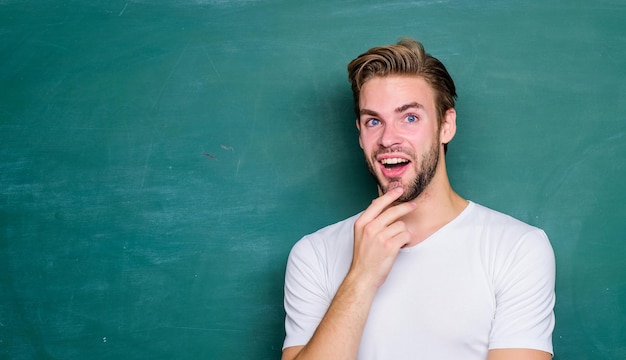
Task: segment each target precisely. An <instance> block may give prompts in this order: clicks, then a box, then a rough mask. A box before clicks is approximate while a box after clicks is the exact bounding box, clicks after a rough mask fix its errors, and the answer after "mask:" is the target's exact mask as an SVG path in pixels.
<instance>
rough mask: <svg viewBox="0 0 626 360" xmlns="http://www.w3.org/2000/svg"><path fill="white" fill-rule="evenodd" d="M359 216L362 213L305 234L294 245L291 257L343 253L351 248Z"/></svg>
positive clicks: (326, 255)
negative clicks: (355, 224)
mask: <svg viewBox="0 0 626 360" xmlns="http://www.w3.org/2000/svg"><path fill="white" fill-rule="evenodd" d="M359 216H360V213H359V214H356V215H353V216H351V217H349V218H347V219H344V220H342V221H339V222H337V223H334V224H332V225H328V226H325V227H323V228H321V229H319V230H317V231H315V232H314V233H311V234H308V235H305V236H304V237H302V238H301V239H300V240H299V241H298V242H296V243H295V245H294V246H293V247H292V249H291V252H290V254H289V258H290V259H293V258H301V257H317V258H326V257H328V256H329V255H332V254H335V255H337V254H339V253H343V252H345V251H346V249H350V250H351V249H352V244H353V239H354V223H355V221H356V219H357V218H358V217H359Z"/></svg>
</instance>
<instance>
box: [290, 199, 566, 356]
mask: <svg viewBox="0 0 626 360" xmlns="http://www.w3.org/2000/svg"><path fill="white" fill-rule="evenodd" d="M358 216H359V214H357V215H355V216H353V217H351V218H348V219H346V220H344V221H341V222H339V223H336V224H334V225H330V226H328V227H325V228H323V229H321V230H319V231H317V232H315V233H313V234H310V235H307V236H305V237H304V238H302V239H301V240H300V241H298V242H297V243H296V244H295V245H294V247H293V249H292V250H291V253H290V255H289V261H288V264H287V270H286V275H285V310H286V313H287V317H286V320H285V329H286V333H287V336H286V338H285V342H284V344H283V348H286V347H290V346H298V345H305V344H306V343H307V342H308V341H309V339H310V338H311V336H312V335H313V333H314V331H315V329H316V328H317V326H318V324H319V323H320V321H321V319H322V318H323V317H324V314H325V313H326V310H327V309H328V306H329V305H330V303H331V301H332V300H333V297H334V295H335V293H336V291H337V288H338V287H339V285H341V283H342V281H343V279H344V278H345V276H346V274H347V272H348V269H349V267H350V263H351V261H352V252H353V238H354V222H355V221H356V219H357V218H358ZM554 281H555V263H554V253H553V251H552V247H551V246H550V242H549V241H548V238H547V236H546V234H545V233H544V232H543V231H542V230H541V229H538V228H536V227H532V226H530V225H527V224H525V223H523V222H521V221H518V220H516V219H514V218H512V217H510V216H507V215H504V214H502V213H499V212H496V211H494V210H491V209H488V208H486V207H483V206H481V205H478V204H476V203H473V202H470V203H469V204H468V206H467V207H466V208H465V209H464V210H463V212H462V213H461V214H460V215H459V216H457V217H456V218H455V219H454V220H452V221H451V222H450V223H448V224H447V225H445V226H444V227H443V228H441V229H440V230H439V231H437V232H436V233H434V234H433V235H431V236H430V237H429V238H428V239H426V240H424V241H423V242H421V243H419V244H417V245H415V246H412V247H409V248H404V249H401V250H400V253H399V254H398V257H397V259H396V262H395V263H394V265H393V267H392V269H391V272H390V273H389V276H388V277H387V280H386V281H385V283H384V284H383V285H382V286H381V287H380V288H379V289H378V292H377V293H376V296H375V298H374V301H373V304H372V307H371V309H370V313H369V316H368V319H367V323H366V325H365V329H364V331H363V336H362V338H361V344H360V347H359V354H358V359H362V360H363V359H394V360H395V359H463V360H473V359H480V360H484V359H486V358H487V352H488V350H489V349H498V348H530V349H537V350H542V351H546V352H549V353H552V331H553V329H554V312H553V309H554V302H555V294H554Z"/></svg>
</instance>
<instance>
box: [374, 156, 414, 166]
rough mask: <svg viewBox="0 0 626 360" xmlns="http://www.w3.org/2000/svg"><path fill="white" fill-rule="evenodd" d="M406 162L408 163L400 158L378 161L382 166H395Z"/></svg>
mask: <svg viewBox="0 0 626 360" xmlns="http://www.w3.org/2000/svg"><path fill="white" fill-rule="evenodd" d="M406 162H409V160H406V159H401V158H389V159H382V160H381V161H380V163H381V164H383V165H395V164H399V163H406Z"/></svg>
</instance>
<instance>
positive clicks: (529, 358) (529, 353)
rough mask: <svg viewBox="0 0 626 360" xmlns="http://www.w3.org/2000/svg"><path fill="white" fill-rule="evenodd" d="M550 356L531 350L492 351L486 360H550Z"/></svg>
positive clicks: (543, 352)
mask: <svg viewBox="0 0 626 360" xmlns="http://www.w3.org/2000/svg"><path fill="white" fill-rule="evenodd" d="M551 359H552V354H550V353H547V352H545V351H540V350H532V349H494V350H490V351H489V355H488V356H487V360H551Z"/></svg>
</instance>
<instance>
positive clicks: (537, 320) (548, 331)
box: [489, 229, 556, 354]
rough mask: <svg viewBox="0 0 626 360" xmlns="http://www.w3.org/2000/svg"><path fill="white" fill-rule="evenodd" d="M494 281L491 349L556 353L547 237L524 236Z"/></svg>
mask: <svg viewBox="0 0 626 360" xmlns="http://www.w3.org/2000/svg"><path fill="white" fill-rule="evenodd" d="M501 266H502V267H501V269H500V271H498V273H497V275H496V279H495V296H496V312H495V316H494V319H493V326H492V328H491V334H490V341H489V348H490V349H503V348H525V349H536V350H542V351H545V352H549V353H551V354H552V353H553V351H552V331H553V330H554V322H555V319H554V303H555V293H554V285H555V272H556V270H555V260H554V252H553V250H552V247H551V245H550V242H549V240H548V237H547V236H546V234H545V233H544V232H543V231H542V230H540V229H535V230H533V231H531V232H529V233H527V234H525V235H524V236H523V237H522V238H521V239H520V241H519V242H517V243H516V244H515V246H514V247H513V248H512V249H511V251H510V252H509V254H508V255H507V256H506V257H505V258H504V261H503V263H502V264H501Z"/></svg>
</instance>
